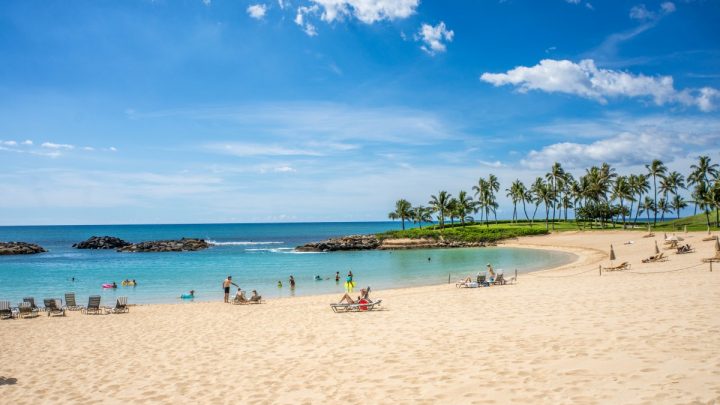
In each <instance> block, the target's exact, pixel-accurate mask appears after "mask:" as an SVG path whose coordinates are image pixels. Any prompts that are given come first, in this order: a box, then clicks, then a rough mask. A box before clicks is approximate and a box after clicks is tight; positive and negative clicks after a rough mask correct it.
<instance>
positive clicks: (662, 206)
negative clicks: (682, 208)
mask: <svg viewBox="0 0 720 405" xmlns="http://www.w3.org/2000/svg"><path fill="white" fill-rule="evenodd" d="M657 210H658V211H660V222H662V221H663V220H664V219H665V213H666V212H672V210H671V209H670V207H669V206H668V201H667V200H666V199H665V197H660V200H659V201H658V203H657Z"/></svg>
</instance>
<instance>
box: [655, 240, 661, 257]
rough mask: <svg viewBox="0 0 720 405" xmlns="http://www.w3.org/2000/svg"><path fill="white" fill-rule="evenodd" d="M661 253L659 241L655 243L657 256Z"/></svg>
mask: <svg viewBox="0 0 720 405" xmlns="http://www.w3.org/2000/svg"><path fill="white" fill-rule="evenodd" d="M659 253H660V248H659V247H658V245H657V240H656V241H655V254H659Z"/></svg>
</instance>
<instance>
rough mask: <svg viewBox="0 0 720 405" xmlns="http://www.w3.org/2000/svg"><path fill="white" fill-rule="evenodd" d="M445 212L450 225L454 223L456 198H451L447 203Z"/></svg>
mask: <svg viewBox="0 0 720 405" xmlns="http://www.w3.org/2000/svg"><path fill="white" fill-rule="evenodd" d="M447 208H448V210H447V213H448V215H449V216H450V225H455V217H457V199H456V198H454V197H453V198H451V199H450V202H449V203H448V207H447Z"/></svg>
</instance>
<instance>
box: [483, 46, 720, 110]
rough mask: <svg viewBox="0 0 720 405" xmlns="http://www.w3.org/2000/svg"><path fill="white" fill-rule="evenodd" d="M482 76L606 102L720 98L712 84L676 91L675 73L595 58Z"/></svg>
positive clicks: (704, 106) (700, 103)
mask: <svg viewBox="0 0 720 405" xmlns="http://www.w3.org/2000/svg"><path fill="white" fill-rule="evenodd" d="M480 80H482V81H485V82H488V83H490V84H492V85H494V86H503V85H507V84H509V85H514V86H517V87H518V88H519V91H520V92H522V93H524V92H527V91H530V90H540V91H544V92H548V93H566V94H574V95H578V96H580V97H585V98H589V99H593V100H596V101H598V102H600V103H603V104H604V103H606V102H607V98H613V97H649V98H652V100H653V101H654V102H655V104H657V105H663V104H666V103H670V102H677V103H680V104H684V105H693V106H697V107H699V108H700V109H701V110H702V111H710V110H712V109H714V108H715V106H714V100H715V99H717V98H718V94H717V90H716V89H713V88H709V87H706V88H704V89H700V90H697V89H685V90H682V91H677V90H675V88H674V86H673V78H672V76H645V75H643V74H632V73H628V72H623V71H619V70H611V69H599V68H597V66H595V62H594V61H593V60H592V59H585V60H582V61H580V62H579V63H574V62H571V61H569V60H554V59H544V60H542V61H540V63H539V64H537V65H535V66H531V67H526V66H518V67H516V68H514V69H511V70H509V71H507V72H506V73H483V74H482V76H480Z"/></svg>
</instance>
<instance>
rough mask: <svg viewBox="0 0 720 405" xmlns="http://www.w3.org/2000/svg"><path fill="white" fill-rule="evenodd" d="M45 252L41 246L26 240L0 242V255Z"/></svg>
mask: <svg viewBox="0 0 720 405" xmlns="http://www.w3.org/2000/svg"><path fill="white" fill-rule="evenodd" d="M43 252H47V250H45V249H44V248H43V247H42V246H40V245H36V244H34V243H26V242H0V256H4V255H32V254H35V253H43Z"/></svg>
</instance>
